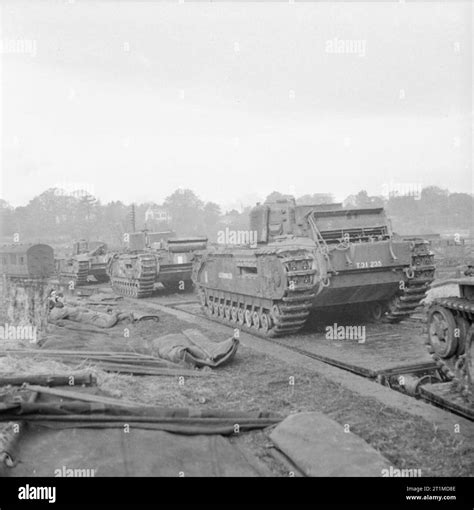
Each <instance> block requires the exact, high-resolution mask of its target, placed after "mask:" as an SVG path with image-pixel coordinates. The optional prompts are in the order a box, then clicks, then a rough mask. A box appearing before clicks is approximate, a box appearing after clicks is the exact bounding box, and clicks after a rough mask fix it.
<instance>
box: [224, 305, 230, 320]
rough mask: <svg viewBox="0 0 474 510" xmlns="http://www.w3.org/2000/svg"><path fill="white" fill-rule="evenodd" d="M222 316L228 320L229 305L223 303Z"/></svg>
mask: <svg viewBox="0 0 474 510" xmlns="http://www.w3.org/2000/svg"><path fill="white" fill-rule="evenodd" d="M224 317H225V318H226V319H227V320H228V321H230V305H224Z"/></svg>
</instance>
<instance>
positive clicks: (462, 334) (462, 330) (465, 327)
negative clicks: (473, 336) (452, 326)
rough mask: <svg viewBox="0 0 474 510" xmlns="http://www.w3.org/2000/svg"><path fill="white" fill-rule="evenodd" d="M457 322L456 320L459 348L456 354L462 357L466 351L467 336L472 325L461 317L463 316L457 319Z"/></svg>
mask: <svg viewBox="0 0 474 510" xmlns="http://www.w3.org/2000/svg"><path fill="white" fill-rule="evenodd" d="M455 320H456V327H457V328H458V330H459V331H457V332H456V333H458V334H457V335H456V337H457V339H458V348H457V352H456V354H457V355H458V356H461V355H462V354H464V352H465V350H466V340H467V334H468V332H469V327H470V324H469V321H468V320H467V319H465V318H464V317H461V316H458V317H456V318H455Z"/></svg>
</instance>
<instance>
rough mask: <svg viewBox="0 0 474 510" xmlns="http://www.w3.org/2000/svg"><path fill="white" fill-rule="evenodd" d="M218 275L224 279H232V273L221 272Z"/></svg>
mask: <svg viewBox="0 0 474 510" xmlns="http://www.w3.org/2000/svg"><path fill="white" fill-rule="evenodd" d="M218 276H219V278H221V279H223V280H232V273H219V274H218Z"/></svg>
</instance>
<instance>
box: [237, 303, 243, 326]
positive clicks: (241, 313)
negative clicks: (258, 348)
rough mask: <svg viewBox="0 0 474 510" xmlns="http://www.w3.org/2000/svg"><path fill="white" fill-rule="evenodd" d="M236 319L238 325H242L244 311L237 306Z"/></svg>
mask: <svg viewBox="0 0 474 510" xmlns="http://www.w3.org/2000/svg"><path fill="white" fill-rule="evenodd" d="M237 319H238V322H239V324H240V325H243V324H244V322H245V314H244V309H243V308H241V307H240V306H239V309H238V310H237Z"/></svg>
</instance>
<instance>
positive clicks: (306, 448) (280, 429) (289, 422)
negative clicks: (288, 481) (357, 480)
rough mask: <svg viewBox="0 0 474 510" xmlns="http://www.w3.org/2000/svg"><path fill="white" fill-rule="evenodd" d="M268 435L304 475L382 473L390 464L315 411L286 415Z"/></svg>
mask: <svg viewBox="0 0 474 510" xmlns="http://www.w3.org/2000/svg"><path fill="white" fill-rule="evenodd" d="M270 439H271V440H272V441H273V443H274V444H275V445H276V446H277V447H278V448H279V449H280V450H281V451H282V452H283V453H284V454H285V455H287V456H288V457H289V458H290V459H291V461H292V462H293V463H294V464H295V465H296V466H298V469H299V470H300V471H302V472H303V473H304V474H305V475H306V476H331V477H346V476H380V477H381V476H383V474H384V470H385V469H387V470H388V468H389V467H390V462H389V461H388V460H387V459H386V458H385V457H383V456H382V455H381V454H380V453H379V452H378V451H376V450H375V449H374V448H372V447H371V446H370V445H369V444H368V443H366V442H365V441H364V440H363V439H362V438H360V437H359V436H357V435H355V434H353V433H351V432H347V431H346V430H345V429H344V427H343V426H342V425H340V424H339V423H337V422H335V421H334V420H331V419H330V418H328V417H327V416H325V415H324V414H322V413H318V412H312V413H298V414H292V415H290V416H288V417H287V418H285V419H284V420H283V421H282V422H281V423H280V424H279V425H277V427H276V428H275V429H274V430H273V431H272V433H271V434H270Z"/></svg>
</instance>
